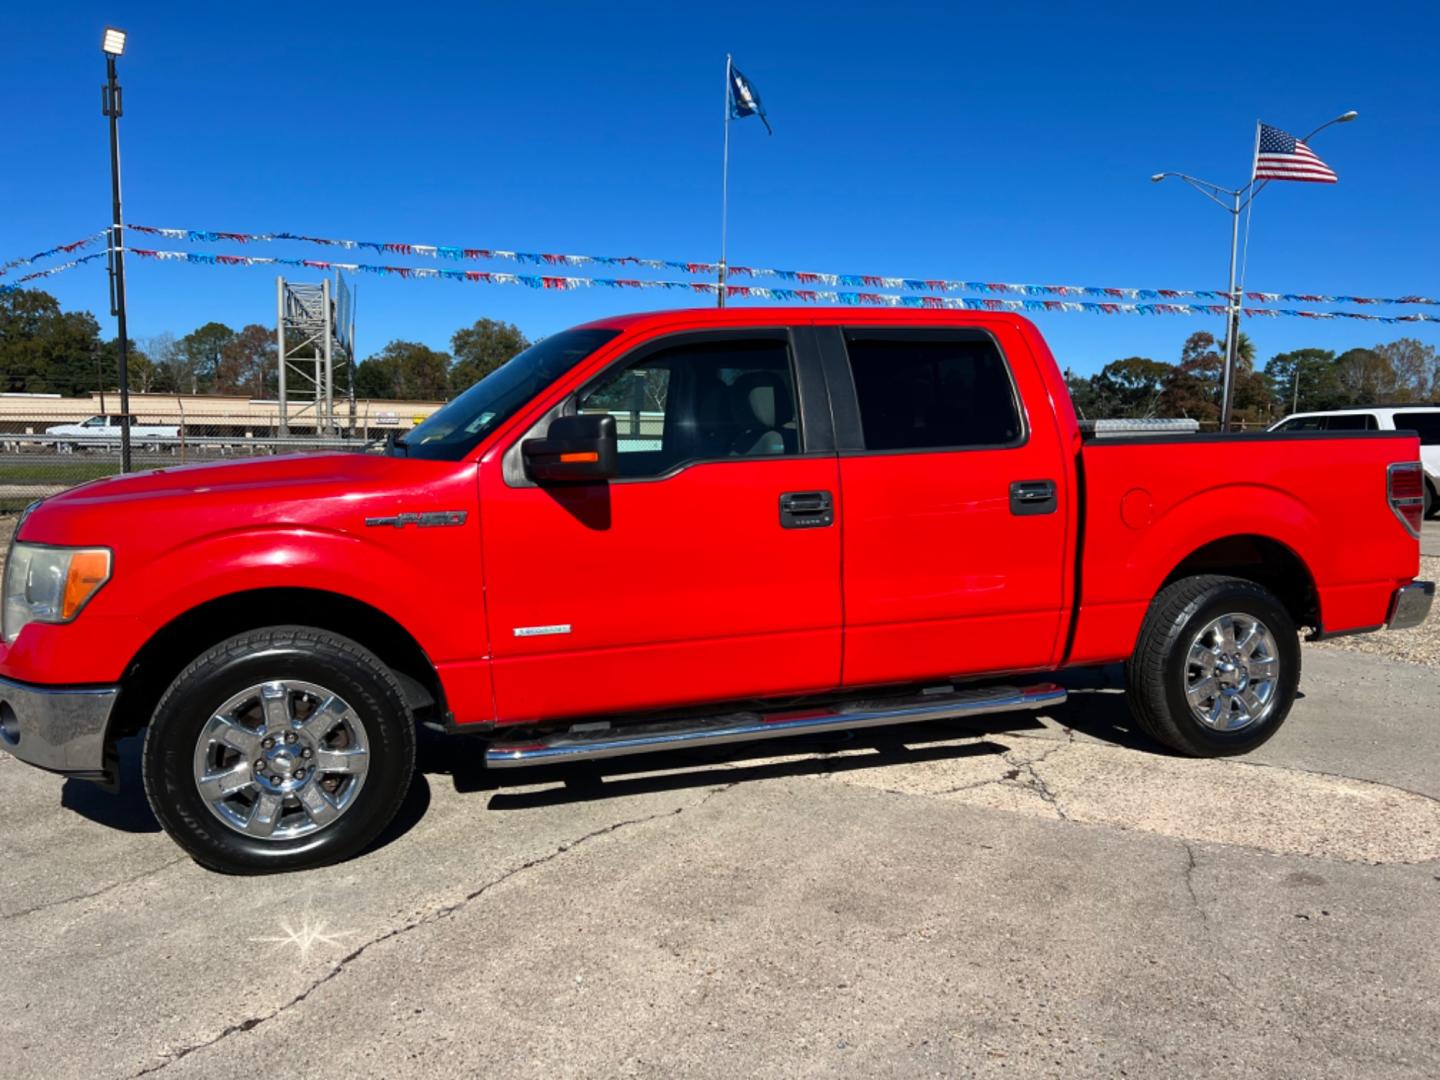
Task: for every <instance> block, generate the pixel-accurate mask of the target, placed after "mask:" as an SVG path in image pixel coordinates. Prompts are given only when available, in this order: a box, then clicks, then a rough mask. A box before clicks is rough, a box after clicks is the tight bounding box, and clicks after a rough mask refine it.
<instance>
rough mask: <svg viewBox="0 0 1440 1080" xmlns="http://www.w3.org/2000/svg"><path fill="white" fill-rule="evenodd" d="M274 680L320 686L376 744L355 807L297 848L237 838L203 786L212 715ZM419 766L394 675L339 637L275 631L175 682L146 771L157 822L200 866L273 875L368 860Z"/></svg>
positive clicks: (150, 736)
mask: <svg viewBox="0 0 1440 1080" xmlns="http://www.w3.org/2000/svg"><path fill="white" fill-rule="evenodd" d="M271 680H302V681H306V682H312V683H315V684H319V685H321V686H323V687H326V688H329V689H331V690H333V692H334V693H336V694H338V695H341V696H343V698H344V700H345V701H346V702H347V703H348V704H349V705H350V706H351V708H352V709H353V714H354V715H355V716H357V717H358V718H359V720H360V721H361V723H362V724H363V729H364V733H365V737H366V739H367V741H368V744H369V753H368V755H367V758H366V762H367V766H366V772H365V776H364V782H363V784H362V785H361V786H360V787H359V789H358V792H357V793H356V795H355V797H354V802H353V804H351V805H349V806H348V807H347V808H346V809H345V810H344V812H342V813H341V814H340V815H339V816H338V817H337V818H336V819H335V820H333V821H331V822H329V823H328V824H326V825H325V826H324V827H322V828H319V829H318V831H315V832H313V833H311V834H309V835H305V836H296V837H294V838H291V839H277V838H266V839H259V838H256V837H252V836H246V835H242V834H241V833H240V832H237V831H235V830H234V829H233V828H231V827H230V826H227V825H226V824H225V823H224V822H222V821H221V820H220V818H219V817H217V816H216V814H215V812H213V811H212V810H211V807H210V805H209V803H208V802H207V801H206V799H204V798H203V797H202V796H201V794H200V791H199V788H198V786H197V781H196V773H195V755H196V748H197V743H198V740H199V739H200V738H201V736H202V732H203V731H204V729H205V725H206V723H207V721H208V720H209V718H210V717H211V715H213V714H214V712H215V710H217V709H218V708H220V706H221V704H222V703H223V702H225V701H226V700H227V699H229V698H230V697H231V696H232V695H235V694H240V693H242V692H243V691H244V690H245V689H246V688H247V687H252V686H255V685H256V684H260V683H266V682H269V681H271ZM257 764H258V763H257ZM414 764H415V724H414V720H413V718H412V716H411V713H410V709H409V707H408V705H407V704H406V701H405V694H404V691H403V690H402V689H401V687H400V684H399V683H398V682H397V681H396V679H395V676H394V675H393V674H392V673H391V671H390V669H389V668H387V667H386V666H385V665H384V664H382V663H381V662H380V660H379V659H377V658H376V657H375V655H374V654H373V653H371V652H370V651H369V650H367V649H365V648H364V647H363V646H361V645H359V644H357V643H356V642H354V641H351V640H349V639H348V638H344V637H341V636H340V635H338V634H333V633H330V632H329V631H326V630H318V629H314V628H311V627H303V626H276V627H267V628H265V629H261V630H253V631H250V632H248V633H244V634H240V635H237V636H235V637H232V638H230V639H229V640H227V641H223V642H221V643H220V644H219V645H216V646H215V647H214V648H212V649H209V650H207V651H206V652H205V653H204V654H203V655H201V656H200V657H199V658H198V659H196V660H195V661H194V662H193V663H191V664H190V665H189V666H188V667H186V668H185V670H184V671H182V672H181V673H180V674H179V675H178V676H177V677H176V679H175V681H174V682H173V683H171V684H170V688H169V689H168V690H166V691H165V694H164V696H162V697H161V699H160V703H159V704H158V705H157V706H156V708H155V714H154V716H153V718H152V720H151V722H150V727H149V730H148V731H147V732H146V735H145V748H144V754H143V766H142V767H143V773H144V780H145V794H146V797H147V798H148V799H149V801H150V806H151V808H152V809H153V810H154V812H155V816H156V817H157V818H159V819H160V824H161V825H162V826H163V827H164V829H165V831H166V832H167V833H169V834H170V836H171V838H172V839H173V840H174V841H175V842H176V843H177V844H179V845H180V846H181V847H182V848H184V849H185V850H186V851H187V852H189V854H190V855H191V856H192V857H193V858H194V859H195V861H196V862H199V863H201V864H202V865H204V866H207V867H210V868H211V869H212V870H219V871H222V872H225V873H232V874H266V873H276V872H279V871H285V870H302V869H308V868H310V867H315V866H323V865H326V864H328V863H333V862H339V861H341V860H343V859H347V858H349V857H351V856H353V855H355V854H357V853H358V852H360V851H361V850H363V849H364V848H365V847H366V845H368V844H369V843H370V842H371V841H373V840H374V839H375V838H376V836H378V835H379V834H380V832H381V831H382V830H383V829H384V828H385V826H386V825H388V824H389V823H390V821H391V819H392V818H393V817H394V816H395V812H396V811H397V810H398V809H399V808H400V804H401V802H402V801H403V800H404V798H405V794H406V792H407V791H408V789H409V785H410V780H411V775H412V773H413V770H414ZM310 771H311V772H312V773H313V772H315V769H314V768H313V767H312V768H311V770H310ZM312 779H313V778H312Z"/></svg>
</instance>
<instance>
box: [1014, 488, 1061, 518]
mask: <svg viewBox="0 0 1440 1080" xmlns="http://www.w3.org/2000/svg"><path fill="white" fill-rule="evenodd" d="M1058 505H1059V502H1058V500H1057V499H1056V498H1055V481H1054V480H1016V481H1015V482H1014V483H1013V484H1011V485H1010V513H1012V514H1014V515H1016V516H1017V517H1025V516H1028V515H1030V514H1053V513H1054V512H1055V510H1056V508H1057V506H1058Z"/></svg>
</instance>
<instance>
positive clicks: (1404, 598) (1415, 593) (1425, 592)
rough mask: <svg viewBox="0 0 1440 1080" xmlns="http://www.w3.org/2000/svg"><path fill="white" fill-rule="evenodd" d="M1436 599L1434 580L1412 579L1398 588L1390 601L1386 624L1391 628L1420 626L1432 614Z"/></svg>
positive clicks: (1402, 628)
mask: <svg viewBox="0 0 1440 1080" xmlns="http://www.w3.org/2000/svg"><path fill="white" fill-rule="evenodd" d="M1434 600H1435V583H1434V582H1433V581H1412V582H1411V583H1410V584H1409V585H1406V586H1404V587H1403V588H1399V589H1396V590H1395V596H1394V598H1393V599H1392V600H1391V601H1390V618H1388V619H1386V620H1385V625H1386V626H1388V627H1389V628H1390V629H1391V630H1409V629H1410V628H1411V627H1412V626H1419V625H1420V624H1421V623H1423V622H1424V621H1425V617H1426V616H1427V615H1429V614H1430V605H1431V604H1432V603H1433V602H1434Z"/></svg>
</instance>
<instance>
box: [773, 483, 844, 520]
mask: <svg viewBox="0 0 1440 1080" xmlns="http://www.w3.org/2000/svg"><path fill="white" fill-rule="evenodd" d="M833 524H835V498H834V496H833V495H831V494H830V492H828V491H787V492H785V494H783V495H781V496H780V527H781V528H784V529H823V528H825V527H826V526H827V525H833Z"/></svg>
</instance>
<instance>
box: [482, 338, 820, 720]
mask: <svg viewBox="0 0 1440 1080" xmlns="http://www.w3.org/2000/svg"><path fill="white" fill-rule="evenodd" d="M812 343H813V335H812V334H811V332H810V331H809V330H808V329H803V330H797V331H790V330H785V329H779V330H773V331H772V330H760V331H756V330H747V331H724V332H705V333H693V334H687V335H684V336H680V337H677V336H670V337H665V338H661V339H658V340H655V341H652V342H650V343H648V344H645V345H641V346H639V347H638V348H637V349H635V350H633V351H632V352H631V353H630V354H628V355H627V356H625V357H623V358H621V359H620V360H618V361H617V362H616V363H615V364H613V365H611V366H610V367H608V368H607V369H606V370H605V371H604V372H603V373H601V374H600V375H599V376H597V377H596V378H595V379H593V380H591V381H590V382H589V383H588V384H587V385H586V386H584V387H582V388H581V389H580V390H579V391H578V392H577V394H576V395H574V397H573V398H571V399H570V400H569V401H567V403H566V405H565V406H564V407H563V411H567V412H569V411H573V412H579V413H582V414H584V413H596V412H609V413H611V414H612V415H614V416H615V418H616V422H617V428H618V430H619V433H620V443H619V449H620V453H619V460H620V475H619V477H618V478H616V479H614V480H611V481H608V482H601V483H592V484H570V485H547V486H543V487H542V486H537V485H535V484H533V483H530V482H528V481H526V480H525V479H523V477H518V476H517V475H516V471H515V469H514V468H513V462H514V459H513V458H512V457H510V456H509V455H513V454H515V453H517V452H518V443H519V441H520V440H517V441H516V442H515V443H512V444H511V446H510V447H509V448H508V449H507V450H506V455H507V460H508V461H509V462H510V463H511V465H512V467H511V468H507V469H502V468H501V467H499V465H500V463H499V462H498V461H497V462H493V463H487V464H486V466H484V467H483V468H482V469H481V481H480V483H481V499H480V505H481V513H480V518H481V529H482V535H483V542H484V562H485V576H486V597H487V605H486V606H487V617H488V620H489V628H490V640H491V642H492V648H493V658H494V667H493V671H494V685H495V704H496V713H497V716H498V717H499V718H500V719H501V720H502V721H530V720H543V719H555V718H560V717H566V716H576V715H586V714H604V713H607V712H615V711H621V710H637V709H652V708H663V707H667V706H677V705H685V704H690V703H698V702H706V701H715V700H722V699H740V698H748V697H760V696H772V695H788V694H798V693H805V692H811V691H821V690H827V689H831V688H834V687H835V686H838V685H839V681H840V634H841V608H840V529H839V527H838V521H837V514H838V512H839V507H838V502H837V495H838V467H837V463H836V459H835V455H834V450H833V442H832V440H831V433H830V423H829V413H828V409H825V408H824V407H823V406H824V396H823V393H824V392H823V387H822V385H821V383H822V381H823V379H822V376H821V375H820V373H819V368H818V361H817V360H816V359H815V358H814V352H813V344H812ZM544 428H545V423H544V422H542V423H541V424H539V425H537V426H536V429H534V430H532V431H530V432H529V433H527V437H535V436H540V435H543V434H544ZM507 476H508V479H507Z"/></svg>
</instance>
